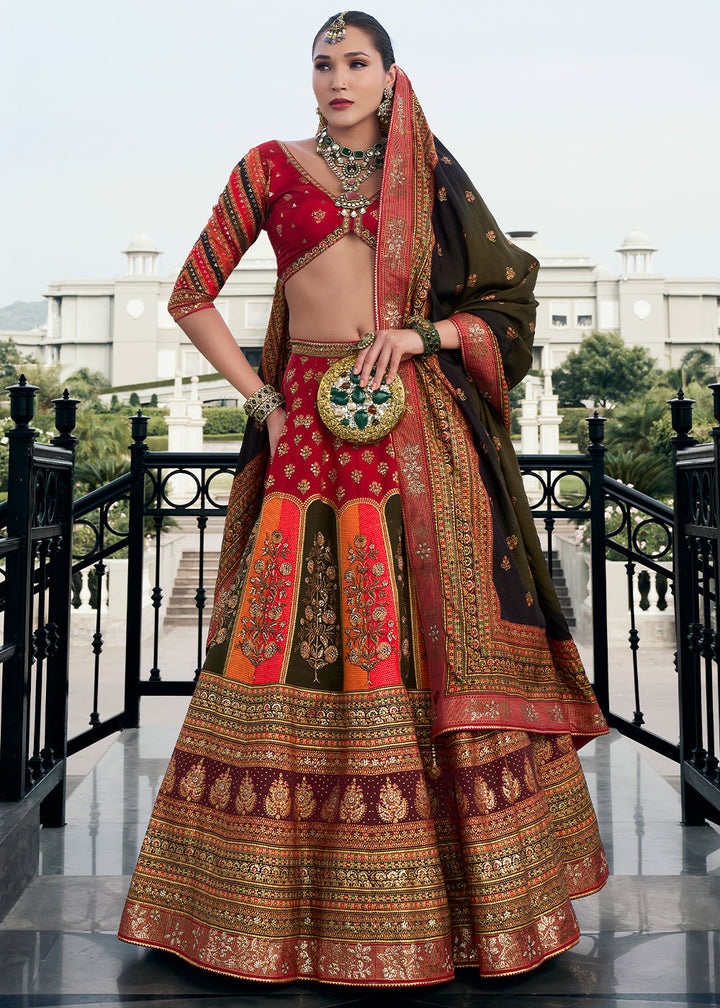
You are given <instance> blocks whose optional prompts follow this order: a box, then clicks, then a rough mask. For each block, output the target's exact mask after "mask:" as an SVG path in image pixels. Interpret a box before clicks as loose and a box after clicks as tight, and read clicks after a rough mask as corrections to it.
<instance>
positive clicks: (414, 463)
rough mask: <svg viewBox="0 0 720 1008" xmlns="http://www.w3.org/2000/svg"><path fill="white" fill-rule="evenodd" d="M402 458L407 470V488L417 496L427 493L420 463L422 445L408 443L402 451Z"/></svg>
mask: <svg viewBox="0 0 720 1008" xmlns="http://www.w3.org/2000/svg"><path fill="white" fill-rule="evenodd" d="M400 460H401V462H402V465H403V469H404V470H405V480H406V483H407V488H408V490H409V491H410V493H411V494H413V495H414V496H415V497H419V496H420V495H421V494H424V493H425V482H424V480H423V478H422V474H423V473H422V468H421V465H420V446H419V445H406V447H405V448H403V450H402V452H401V453H400Z"/></svg>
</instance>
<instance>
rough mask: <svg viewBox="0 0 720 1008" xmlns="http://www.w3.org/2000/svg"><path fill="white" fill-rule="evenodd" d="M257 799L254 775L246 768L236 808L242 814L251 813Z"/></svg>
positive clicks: (236, 800)
mask: <svg viewBox="0 0 720 1008" xmlns="http://www.w3.org/2000/svg"><path fill="white" fill-rule="evenodd" d="M256 801H257V794H256V793H255V787H254V785H253V782H252V777H251V776H250V774H249V773H248V771H247V770H246V771H245V776H244V777H243V779H242V780H241V781H240V787H239V788H238V793H237V797H236V799H235V808H236V809H237V811H238V812H240V813H241V814H244V815H249V813H250V812H252V810H253V809H254V808H255V802H256Z"/></svg>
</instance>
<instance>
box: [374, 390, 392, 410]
mask: <svg viewBox="0 0 720 1008" xmlns="http://www.w3.org/2000/svg"><path fill="white" fill-rule="evenodd" d="M388 399H392V393H391V392H389V391H388V390H387V389H386V388H379V389H376V390H375V392H373V394H372V401H373V402H374V403H376V404H377V405H378V406H381V405H382V404H383V403H386V402H387V401H388Z"/></svg>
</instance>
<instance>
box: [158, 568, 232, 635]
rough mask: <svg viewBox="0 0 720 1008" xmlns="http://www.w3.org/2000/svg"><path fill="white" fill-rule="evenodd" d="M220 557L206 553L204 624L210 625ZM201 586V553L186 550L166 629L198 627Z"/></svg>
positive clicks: (166, 617)
mask: <svg viewBox="0 0 720 1008" xmlns="http://www.w3.org/2000/svg"><path fill="white" fill-rule="evenodd" d="M219 562H220V553H219V552H217V551H212V550H206V551H205V556H204V558H203V588H204V589H205V609H204V610H203V621H204V622H207V621H208V619H209V618H210V613H211V611H212V602H213V595H214V592H215V578H216V577H217V570H218V564H219ZM199 583H200V553H199V551H198V550H184V551H183V555H182V558H181V560H180V565H179V567H178V572H177V575H176V577H175V584H174V585H173V590H172V594H171V595H170V599H169V601H168V606H167V612H166V613H165V620H164V623H163V626H166V627H169V626H197V618H198V610H197V606H196V605H195V592H196V591H197V589H198V585H199Z"/></svg>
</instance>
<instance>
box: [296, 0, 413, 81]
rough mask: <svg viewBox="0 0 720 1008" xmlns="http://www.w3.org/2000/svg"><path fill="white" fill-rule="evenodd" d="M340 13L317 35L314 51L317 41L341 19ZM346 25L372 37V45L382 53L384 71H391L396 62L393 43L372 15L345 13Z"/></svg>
mask: <svg viewBox="0 0 720 1008" xmlns="http://www.w3.org/2000/svg"><path fill="white" fill-rule="evenodd" d="M341 13H342V11H340V12H339V13H337V14H333V16H332V17H330V18H328V19H327V21H326V22H325V24H324V25H323V26H322V28H321V29H320V31H319V32H318V33H317V35H316V36H315V38H314V39H313V45H312V47H313V51H314V50H315V46H316V45H317V40H318V39H319V38H320V36H321V35H322V34H324V32H326V31H327V30H328V28H329V27H330V25H331V24H332V23H333V21H337V19H338V18H339V17H340V14H341ZM344 17H345V24H346V25H349V26H351V27H352V28H360V29H361V30H362V31H364V32H365V33H366V34H367V35H369V36H370V38H371V40H372V44H373V45H374V46H375V48H376V49H377V51H378V52H379V53H380V58H381V59H382V64H383V69H384V70H389V69H390V67H391V66H392V65H393V63H394V62H395V53H394V52H393V46H392V42H391V41H390V36H389V35H388V33H387V32H386V31H385V29H384V28H383V26H382V25H381V24H380V22H379V21H378V20H376V18H374V17H373V16H372V14H365V13H363V11H354V10H351V11H345V15H344Z"/></svg>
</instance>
